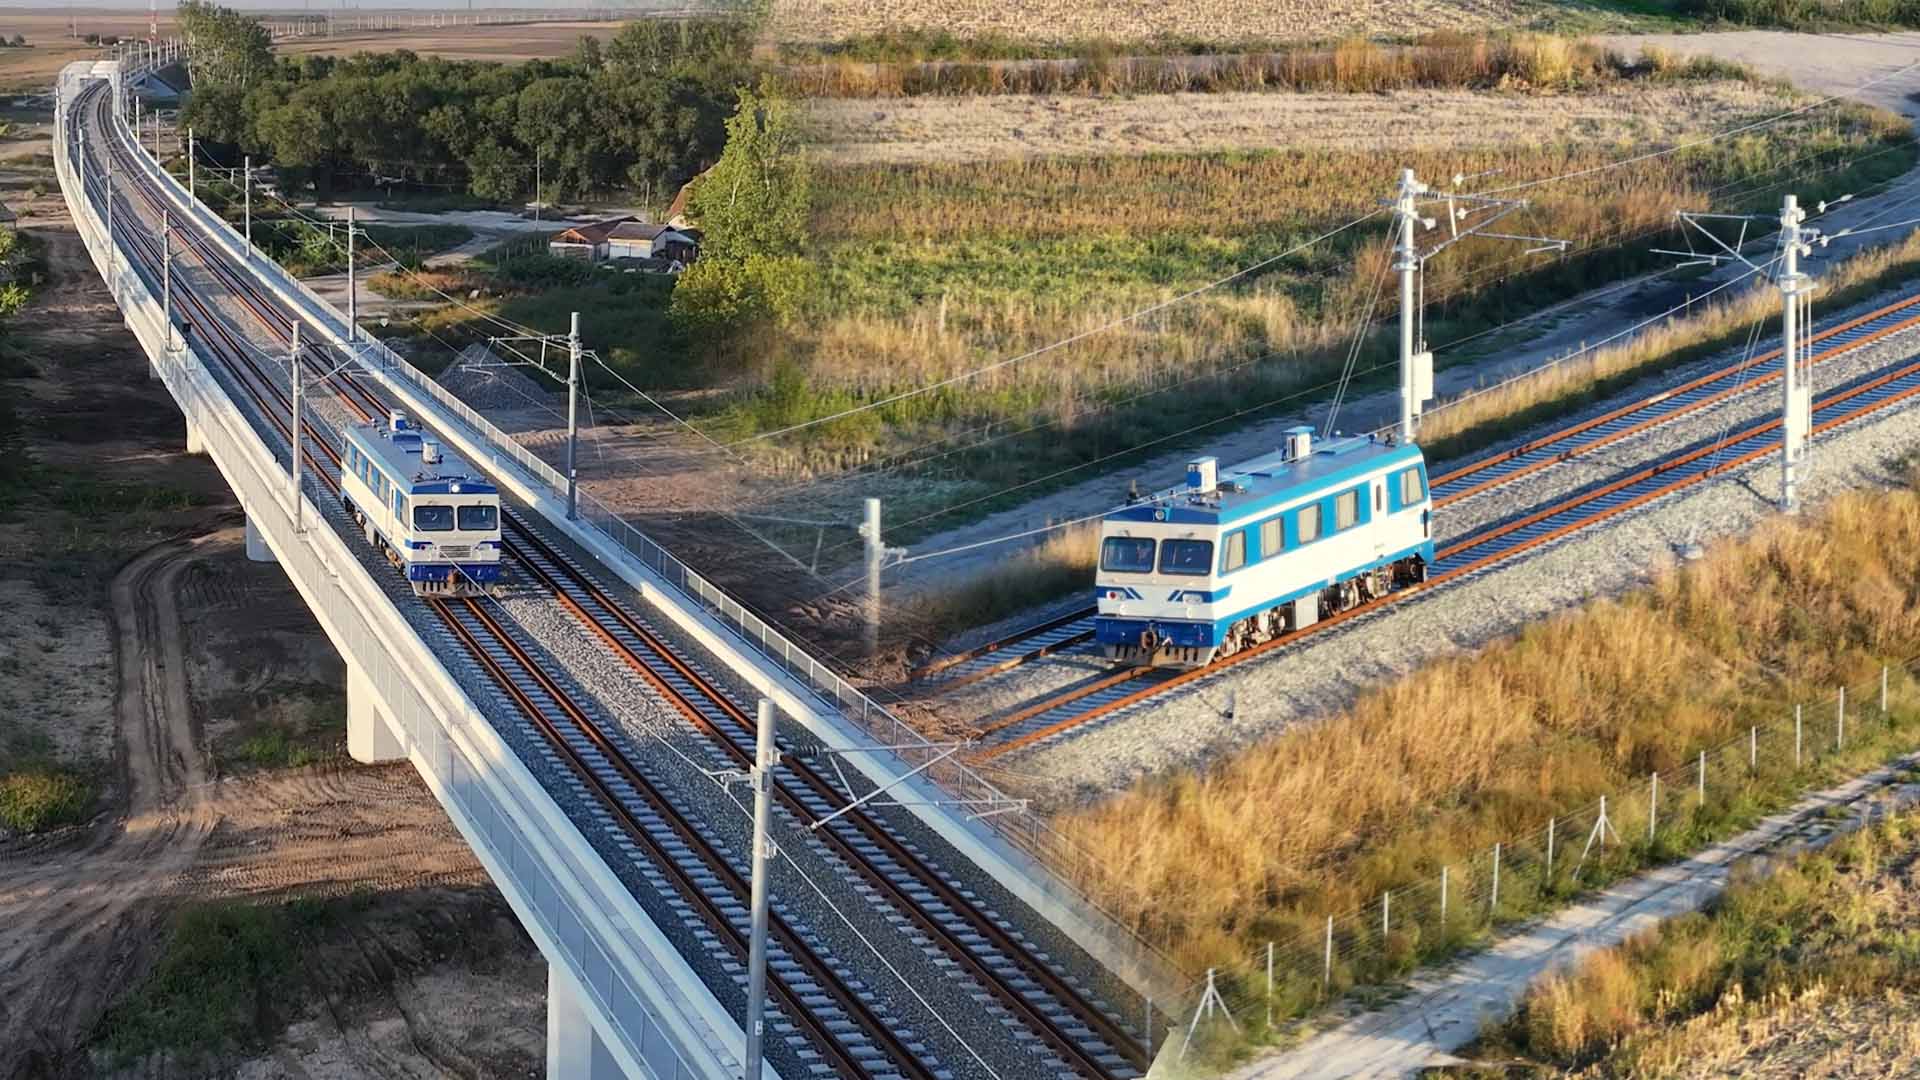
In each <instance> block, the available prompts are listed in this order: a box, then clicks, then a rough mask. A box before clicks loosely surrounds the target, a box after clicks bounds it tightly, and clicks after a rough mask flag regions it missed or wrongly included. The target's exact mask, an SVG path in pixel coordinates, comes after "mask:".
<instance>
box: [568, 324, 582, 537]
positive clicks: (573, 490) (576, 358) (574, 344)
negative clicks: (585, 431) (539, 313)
mask: <svg viewBox="0 0 1920 1080" xmlns="http://www.w3.org/2000/svg"><path fill="white" fill-rule="evenodd" d="M579 407H580V313H579V312H577V311H576V312H574V313H573V319H572V321H571V322H570V323H568V325H567V520H568V521H572V520H573V519H574V516H575V515H576V514H577V513H578V508H579V505H580V487H579V483H580V481H579V474H578V472H577V471H576V470H575V469H574V447H575V445H576V443H577V442H578V441H579V438H580V419H579V417H580V414H579Z"/></svg>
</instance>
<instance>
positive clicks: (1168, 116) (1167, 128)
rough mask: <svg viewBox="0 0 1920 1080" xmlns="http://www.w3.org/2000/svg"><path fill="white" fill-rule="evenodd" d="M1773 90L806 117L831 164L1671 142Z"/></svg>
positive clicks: (1436, 95)
mask: <svg viewBox="0 0 1920 1080" xmlns="http://www.w3.org/2000/svg"><path fill="white" fill-rule="evenodd" d="M1780 107H1781V98H1780V95H1779V93H1778V92H1777V91H1774V90H1769V89H1766V88H1762V87H1757V86H1754V85H1752V84H1749V83H1744V82H1734V81H1730V80H1729V81H1717V82H1704V83H1677V84H1671V85H1661V86H1644V85H1634V86H1631V87H1627V86H1622V87H1613V88H1608V89H1605V90H1601V91H1597V92H1590V93H1567V94H1544V95H1542V94H1523V93H1497V92H1496V93H1484V92H1474V91H1468V90H1405V91H1395V92H1391V93H1385V94H1344V93H1305V94H1294V93H1275V94H1260V93H1224V94H1155V95H1145V96H1112V97H1108V96H1076V95H1034V94H1020V95H993V96H975V97H931V96H929V97H910V98H877V99H865V100H824V101H816V102H814V103H812V106H811V108H812V117H813V121H814V125H815V128H816V130H817V131H818V132H819V134H820V138H821V140H822V143H823V148H822V151H821V152H822V154H823V156H824V157H825V159H826V160H828V161H830V162H832V163H834V164H863V163H872V162H883V163H903V162H921V161H933V162H956V161H978V160H981V159H982V158H1018V157H1051V156H1060V155H1089V154H1137V153H1176V152H1187V153H1191V152H1202V151H1223V150H1260V149H1274V148H1278V147H1298V146H1314V147H1322V148H1326V149H1330V150H1368V149H1386V148H1392V149H1396V150H1404V149H1408V148H1428V147H1447V146H1463V145H1488V144H1500V145H1529V144H1532V145H1551V144H1555V143H1563V142H1582V143H1589V144H1591V143H1596V142H1597V143H1602V144H1605V143H1617V144H1619V145H1620V146H1621V147H1622V148H1623V149H1624V148H1628V147H1635V148H1639V147H1645V146H1647V145H1659V144H1662V143H1671V142H1674V141H1677V140H1678V139H1680V138H1682V137H1684V136H1687V135H1690V134H1694V133H1697V132H1700V131H1706V130H1713V129H1718V128H1723V127H1731V126H1733V125H1735V124H1738V123H1740V122H1741V121H1742V120H1745V119H1749V118H1751V117H1753V116H1756V115H1759V114H1763V113H1769V112H1774V111H1778V109H1779V108H1780Z"/></svg>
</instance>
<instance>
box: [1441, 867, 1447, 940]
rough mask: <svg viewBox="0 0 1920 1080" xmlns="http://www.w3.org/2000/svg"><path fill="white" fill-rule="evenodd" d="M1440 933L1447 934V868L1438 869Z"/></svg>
mask: <svg viewBox="0 0 1920 1080" xmlns="http://www.w3.org/2000/svg"><path fill="white" fill-rule="evenodd" d="M1440 932H1441V933H1442V934H1444V933H1446V932H1447V868H1446V867H1445V866H1442V867H1441V868H1440Z"/></svg>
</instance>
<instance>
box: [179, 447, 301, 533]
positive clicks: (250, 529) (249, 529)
mask: <svg viewBox="0 0 1920 1080" xmlns="http://www.w3.org/2000/svg"><path fill="white" fill-rule="evenodd" d="M188 430H192V429H188ZM189 446H191V444H189ZM194 452H195V451H193V450H191V449H189V450H188V453H194ZM247 558H248V559H249V560H251V561H253V562H279V561H280V560H279V559H276V558H274V555H273V549H272V548H270V547H268V546H267V537H266V534H265V533H262V532H261V531H260V527H259V526H257V525H255V524H254V523H253V515H252V514H248V515H247Z"/></svg>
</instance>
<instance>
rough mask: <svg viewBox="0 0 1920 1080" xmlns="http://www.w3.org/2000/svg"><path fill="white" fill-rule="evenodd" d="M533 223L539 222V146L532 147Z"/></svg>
mask: <svg viewBox="0 0 1920 1080" xmlns="http://www.w3.org/2000/svg"><path fill="white" fill-rule="evenodd" d="M533 223H534V225H535V226H536V227H537V226H538V225H539V224H540V147H539V145H538V144H535V146H534V148H533Z"/></svg>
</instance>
